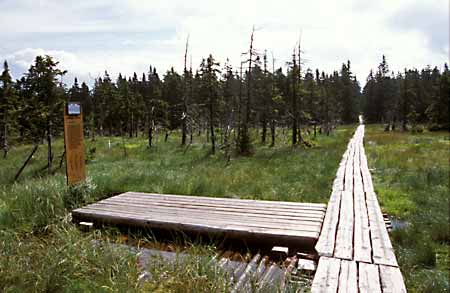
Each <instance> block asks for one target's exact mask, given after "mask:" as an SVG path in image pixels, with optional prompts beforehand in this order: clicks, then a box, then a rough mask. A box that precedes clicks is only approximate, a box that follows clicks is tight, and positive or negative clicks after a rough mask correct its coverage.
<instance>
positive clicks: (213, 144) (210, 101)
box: [209, 81, 216, 154]
mask: <svg viewBox="0 0 450 293" xmlns="http://www.w3.org/2000/svg"><path fill="white" fill-rule="evenodd" d="M210 82H211V81H210ZM209 94H210V96H209V129H210V132H211V152H212V153H213V154H214V153H215V152H216V137H215V135H214V123H213V119H214V115H213V102H212V99H213V97H212V84H211V83H210V93H209Z"/></svg>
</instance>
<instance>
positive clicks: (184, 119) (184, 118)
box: [181, 36, 189, 145]
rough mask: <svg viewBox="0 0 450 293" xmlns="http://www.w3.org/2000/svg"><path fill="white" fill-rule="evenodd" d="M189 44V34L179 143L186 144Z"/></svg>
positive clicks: (185, 59) (185, 54) (185, 53)
mask: <svg viewBox="0 0 450 293" xmlns="http://www.w3.org/2000/svg"><path fill="white" fill-rule="evenodd" d="M188 45H189V36H188V37H187V40H186V49H185V51H184V84H183V115H182V122H181V145H186V137H187V118H188V107H187V72H188V71H187V65H186V62H187V52H188Z"/></svg>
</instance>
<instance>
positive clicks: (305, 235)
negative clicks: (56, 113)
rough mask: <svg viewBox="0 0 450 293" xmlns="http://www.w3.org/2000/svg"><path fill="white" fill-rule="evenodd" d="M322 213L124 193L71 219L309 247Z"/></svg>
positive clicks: (282, 205) (305, 206)
mask: <svg viewBox="0 0 450 293" xmlns="http://www.w3.org/2000/svg"><path fill="white" fill-rule="evenodd" d="M325 210H326V205H324V204H310V203H294V202H279V201H277V202H274V201H260V200H243V199H231V198H214V197H200V196H182V195H163V194H151V193H138V192H127V193H123V194H120V195H117V196H114V197H111V198H108V199H104V200H101V201H99V202H97V203H93V204H90V205H88V206H86V207H83V208H80V209H76V210H74V211H72V217H73V220H74V221H76V222H81V221H84V222H94V223H102V224H116V225H132V226H138V227H146V228H160V229H167V230H177V231H184V232H194V233H209V234H210V233H213V234H224V235H225V236H227V237H232V238H239V239H247V238H248V239H252V240H258V239H261V240H264V241H269V240H270V241H272V242H273V241H275V242H277V243H279V244H285V245H299V246H301V245H302V244H303V245H310V246H311V247H314V244H315V243H316V241H317V239H318V238H319V233H320V230H321V227H322V222H323V219H324V216H325Z"/></svg>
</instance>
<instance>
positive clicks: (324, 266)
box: [311, 256, 341, 293]
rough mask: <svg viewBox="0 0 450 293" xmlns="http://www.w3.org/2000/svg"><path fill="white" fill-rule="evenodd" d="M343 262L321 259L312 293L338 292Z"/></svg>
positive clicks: (334, 259) (324, 257) (327, 258)
mask: <svg viewBox="0 0 450 293" xmlns="http://www.w3.org/2000/svg"><path fill="white" fill-rule="evenodd" d="M340 267H341V260H340V259H337V258H329V257H326V256H322V257H321V258H320V259H319V265H318V266H317V271H316V274H315V275H314V280H313V283H312V286H311V293H323V292H337V289H338V284H339V271H340Z"/></svg>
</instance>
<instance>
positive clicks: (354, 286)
mask: <svg viewBox="0 0 450 293" xmlns="http://www.w3.org/2000/svg"><path fill="white" fill-rule="evenodd" d="M338 292H340V293H352V292H354V293H358V270H357V267H356V262H355V261H348V260H341V271H340V274H339V288H338Z"/></svg>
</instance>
